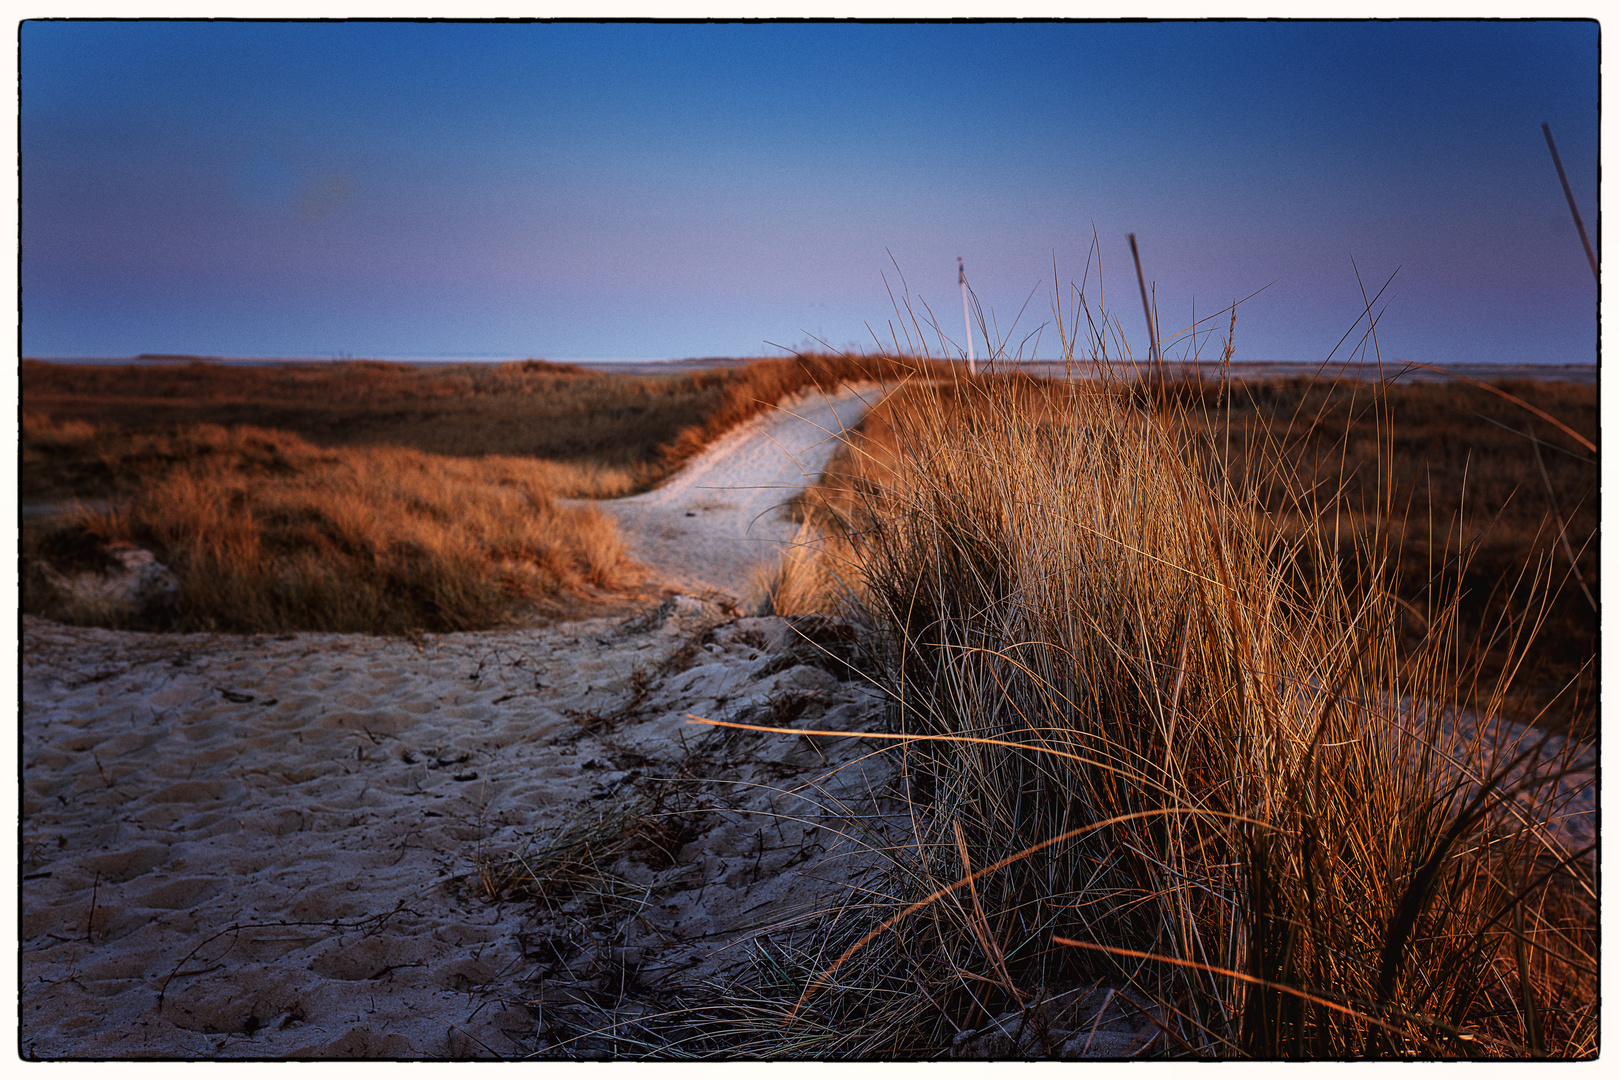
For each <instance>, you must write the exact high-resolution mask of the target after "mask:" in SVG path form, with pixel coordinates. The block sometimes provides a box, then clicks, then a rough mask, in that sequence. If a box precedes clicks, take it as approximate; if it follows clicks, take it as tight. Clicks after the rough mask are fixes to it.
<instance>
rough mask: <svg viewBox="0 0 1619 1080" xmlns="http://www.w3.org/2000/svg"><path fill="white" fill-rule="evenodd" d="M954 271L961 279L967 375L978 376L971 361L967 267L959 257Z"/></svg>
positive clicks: (976, 369)
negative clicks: (965, 330)
mask: <svg viewBox="0 0 1619 1080" xmlns="http://www.w3.org/2000/svg"><path fill="white" fill-rule="evenodd" d="M956 271H957V273H958V275H959V276H960V279H961V321H962V323H963V324H964V325H965V326H966V327H967V374H969V375H976V374H978V365H977V364H976V363H975V362H974V360H973V321H972V319H971V318H969V317H968V315H967V267H966V266H965V265H963V263H962V261H961V256H960V255H957V256H956Z"/></svg>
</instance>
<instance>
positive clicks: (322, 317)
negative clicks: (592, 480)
mask: <svg viewBox="0 0 1619 1080" xmlns="http://www.w3.org/2000/svg"><path fill="white" fill-rule="evenodd" d="M21 40H22V48H21V76H22V84H21V101H22V109H21V151H22V155H21V162H22V171H21V194H22V202H21V219H22V245H23V258H22V298H23V302H22V311H23V319H22V338H23V342H22V347H23V353H24V354H25V355H31V356H128V355H134V354H136V353H141V352H186V353H205V354H211V355H236V356H310V357H331V356H337V355H354V356H467V355H493V356H548V357H581V358H582V357H626V358H630V357H644V358H657V357H681V356H721V355H771V354H773V353H775V352H776V350H774V349H772V348H771V347H770V345H769V344H767V343H768V342H775V343H778V344H781V345H788V346H793V345H798V344H801V343H803V342H804V341H805V340H806V338H807V337H810V336H814V337H818V338H822V339H824V340H826V341H827V342H829V343H831V344H832V345H834V346H839V347H841V346H845V345H854V346H865V347H867V348H872V347H874V341H873V337H872V334H871V333H870V332H869V331H868V326H869V327H870V328H873V329H875V330H877V331H878V333H879V334H880V335H881V336H882V337H883V338H884V339H886V338H887V336H888V324H889V321H890V320H891V319H892V318H893V316H894V311H893V308H892V306H891V304H890V300H889V295H888V292H887V287H886V286H885V282H884V275H885V274H886V275H887V279H888V282H889V283H890V284H893V285H894V286H895V287H896V288H897V286H898V277H897V275H896V272H895V269H894V263H897V264H898V268H899V270H900V271H902V272H903V274H904V277H905V280H906V282H907V283H908V284H909V287H910V290H911V292H912V294H913V296H920V297H921V298H923V299H925V300H926V301H927V302H928V303H929V304H930V305H931V306H932V308H933V310H934V311H935V312H937V313H938V314H939V317H940V322H941V324H942V325H943V326H944V328H945V329H946V331H947V332H948V333H951V334H952V335H953V336H954V337H955V338H956V339H957V340H958V341H959V340H960V337H961V333H960V298H959V293H958V292H957V289H956V257H957V256H958V255H960V256H963V257H964V258H965V259H966V264H967V271H968V275H969V279H970V280H971V282H972V283H973V286H974V289H975V291H976V292H977V294H978V296H979V298H980V301H981V302H982V303H983V304H984V305H985V307H986V308H992V309H993V310H994V312H995V314H996V316H997V318H998V319H999V321H1000V325H1001V326H1002V328H1003V329H1004V328H1006V327H1007V326H1008V325H1009V324H1010V322H1011V320H1012V318H1013V317H1014V316H1015V315H1016V314H1017V312H1018V309H1019V308H1020V307H1021V306H1022V305H1023V303H1024V300H1025V298H1026V297H1028V296H1029V295H1030V292H1031V290H1032V291H1033V300H1032V301H1030V303H1029V305H1028V310H1027V312H1026V313H1025V314H1024V316H1023V321H1022V323H1020V324H1019V327H1018V330H1017V332H1016V333H1015V335H1013V338H1014V340H1018V339H1021V338H1022V337H1023V334H1024V332H1025V331H1030V330H1034V329H1036V328H1037V327H1038V326H1039V325H1040V324H1041V323H1042V322H1045V321H1047V320H1049V318H1050V298H1051V295H1052V291H1053V289H1052V282H1053V276H1052V263H1053V259H1055V261H1056V264H1057V273H1058V275H1059V277H1060V279H1061V281H1062V282H1063V283H1064V285H1065V286H1066V284H1067V283H1068V282H1069V281H1070V280H1071V279H1072V280H1074V281H1077V280H1078V279H1079V278H1080V277H1081V276H1082V274H1083V273H1084V271H1085V261H1086V257H1087V254H1088V252H1089V250H1090V247H1091V242H1092V237H1093V230H1094V235H1095V237H1096V238H1097V240H1098V241H1099V244H1100V252H1101V255H1102V259H1103V263H1102V269H1103V273H1104V284H1105V287H1106V297H1105V299H1106V303H1107V306H1108V307H1109V308H1110V309H1112V310H1113V311H1114V312H1115V313H1116V314H1117V315H1118V317H1119V319H1120V321H1121V324H1122V325H1123V327H1124V329H1125V331H1126V332H1127V333H1128V334H1130V335H1131V336H1132V338H1133V339H1134V340H1135V342H1136V344H1137V345H1138V346H1139V345H1140V341H1141V338H1142V317H1141V312H1140V302H1139V300H1138V299H1137V297H1136V293H1135V285H1134V272H1133V269H1132V268H1131V267H1130V263H1129V253H1128V248H1127V246H1126V242H1125V236H1126V234H1127V233H1129V232H1132V231H1133V232H1135V233H1136V234H1137V235H1138V238H1139V240H1140V243H1141V247H1142V254H1143V259H1144V262H1145V266H1146V271H1147V275H1148V278H1149V279H1150V280H1151V281H1153V282H1155V283H1156V289H1157V297H1158V306H1159V313H1160V322H1161V324H1162V326H1163V328H1164V329H1165V330H1166V331H1169V330H1171V329H1174V328H1178V327H1179V326H1181V325H1183V324H1184V323H1185V322H1186V321H1188V317H1189V315H1190V312H1191V310H1192V305H1193V304H1194V303H1195V304H1196V306H1197V310H1198V312H1199V314H1200V315H1202V314H1207V313H1210V312H1212V311H1214V310H1215V309H1216V308H1219V307H1221V306H1224V305H1226V304H1228V303H1230V302H1231V301H1232V300H1233V299H1237V298H1241V297H1244V296H1247V295H1248V294H1250V293H1252V292H1254V291H1255V290H1256V289H1259V288H1260V287H1261V286H1265V285H1267V284H1268V283H1270V282H1272V281H1274V282H1275V284H1274V285H1271V286H1270V288H1269V289H1267V290H1266V291H1264V292H1263V293H1261V294H1260V295H1259V296H1258V297H1255V298H1254V299H1253V300H1251V301H1249V302H1248V303H1247V304H1246V305H1245V306H1244V307H1243V309H1242V311H1241V312H1240V314H1239V317H1238V323H1237V358H1238V359H1246V360H1292V361H1300V360H1302V361H1310V360H1320V359H1323V358H1324V357H1325V356H1326V354H1327V353H1328V351H1330V350H1331V348H1332V347H1333V345H1334V344H1335V343H1336V342H1337V341H1338V339H1339V337H1340V336H1341V335H1342V334H1343V333H1344V331H1345V330H1347V329H1348V328H1349V326H1350V324H1351V323H1352V322H1353V321H1354V319H1355V317H1356V316H1357V314H1358V313H1359V311H1360V309H1361V293H1360V289H1359V286H1358V285H1357V283H1356V278H1355V272H1354V269H1353V268H1352V265H1351V259H1353V260H1354V264H1355V265H1358V266H1359V268H1360V272H1361V275H1362V277H1363V278H1364V280H1365V282H1366V284H1367V285H1368V287H1369V288H1371V289H1373V290H1375V289H1376V288H1377V287H1380V286H1381V285H1382V284H1383V282H1384V281H1385V280H1386V279H1387V278H1388V277H1389V275H1390V274H1392V273H1394V272H1395V270H1396V269H1398V271H1399V272H1398V276H1397V277H1396V278H1395V280H1394V284H1393V285H1392V286H1391V287H1390V289H1389V291H1388V293H1386V294H1385V300H1388V299H1390V298H1392V302H1391V303H1390V304H1389V306H1388V308H1387V311H1386V313H1385V315H1384V317H1383V321H1382V323H1381V324H1380V335H1381V341H1382V345H1383V349H1384V355H1385V356H1399V357H1402V358H1408V359H1416V360H1426V361H1429V362H1433V363H1440V364H1444V363H1455V362H1486V361H1498V362H1514V363H1534V362H1592V361H1594V360H1595V358H1596V344H1597V323H1596V288H1595V285H1594V283H1593V281H1592V279H1591V274H1590V269H1589V266H1588V265H1587V263H1586V261H1585V257H1584V253H1583V251H1582V250H1581V248H1580V243H1579V239H1578V236H1577V235H1576V233H1575V231H1574V227H1573V224H1572V222H1571V220H1570V218H1569V215H1568V210H1567V206H1566V204H1565V202H1564V199H1563V194H1562V191H1561V188H1560V187H1559V185H1558V182H1557V177H1556V174H1555V172H1554V171H1553V169H1552V165H1551V161H1550V158H1549V155H1548V154H1547V152H1546V146H1545V142H1544V139H1543V137H1542V135H1541V130H1540V124H1541V122H1542V121H1549V122H1550V123H1551V125H1552V129H1553V132H1554V134H1555V135H1556V137H1557V141H1558V147H1559V150H1560V151H1561V153H1562V157H1563V161H1564V164H1565V166H1566V167H1567V169H1568V171H1569V177H1570V181H1571V183H1572V185H1573V189H1574V193H1575V197H1576V199H1577V200H1578V201H1579V204H1580V206H1581V209H1582V212H1583V213H1584V214H1585V217H1586V220H1587V225H1588V227H1591V228H1594V226H1595V221H1596V211H1597V167H1598V152H1597V124H1598V104H1597V102H1598V66H1597V64H1598V53H1597V48H1598V29H1597V26H1596V24H1595V23H1592V22H1527V23H1526V22H1518V23H1483V22H1447V23H1394V24H1389V23H1268V24H1262V23H1247V24H1243V23H1214V22H1200V23H1151V24H1052V23H1035V24H1017V25H1013V24H989V25H916V24H902V25H825V24H821V25H813V24H812V25H793V24H764V25H757V24H732V25H667V24H639V25H637V24H610V25H598V24H549V25H547V24H528V25H511V24H471V25H454V24H450V25H446V24H411V23H335V24H334V23H326V24H298V23H138V22H133V23H95V22H31V23H26V24H24V26H23V29H22V38H21ZM890 257H892V260H893V262H890ZM1091 275H1092V276H1091V279H1090V282H1089V285H1088V289H1087V293H1088V297H1089V299H1090V300H1091V301H1092V303H1093V304H1095V303H1096V302H1097V301H1098V299H1099V297H1098V294H1097V290H1096V279H1095V270H1094V267H1093V269H1092V272H1091ZM1056 346H1057V340H1056V335H1055V334H1054V333H1053V332H1051V331H1050V330H1049V329H1048V330H1047V331H1046V332H1045V333H1044V334H1043V336H1042V338H1041V339H1040V354H1041V355H1042V356H1050V355H1052V354H1053V352H1054V351H1055V349H1056ZM984 347H985V346H984V343H983V342H982V340H980V341H979V343H978V350H979V352H980V353H982V352H983V350H984ZM1212 348H1213V350H1214V351H1215V352H1216V353H1217V352H1218V344H1217V343H1215V344H1214V345H1213V346H1212ZM1143 351H1144V350H1143ZM1171 355H1173V353H1172V354H1171Z"/></svg>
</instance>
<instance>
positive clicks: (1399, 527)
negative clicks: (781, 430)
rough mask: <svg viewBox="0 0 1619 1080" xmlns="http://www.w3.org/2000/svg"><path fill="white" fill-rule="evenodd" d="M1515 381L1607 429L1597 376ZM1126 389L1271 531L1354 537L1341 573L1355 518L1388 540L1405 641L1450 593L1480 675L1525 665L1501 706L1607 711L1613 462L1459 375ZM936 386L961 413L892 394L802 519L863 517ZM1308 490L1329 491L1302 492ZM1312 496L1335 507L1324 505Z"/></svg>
mask: <svg viewBox="0 0 1619 1080" xmlns="http://www.w3.org/2000/svg"><path fill="white" fill-rule="evenodd" d="M1501 386H1502V388H1503V389H1505V390H1506V391H1508V392H1510V393H1511V394H1513V395H1514V396H1516V397H1519V398H1521V399H1522V400H1524V401H1525V402H1527V403H1528V404H1530V405H1532V406H1534V407H1537V408H1540V409H1542V410H1545V411H1547V412H1550V413H1551V414H1552V415H1554V416H1556V417H1558V418H1559V419H1561V420H1562V421H1564V422H1566V423H1568V424H1569V426H1571V427H1572V428H1574V429H1575V430H1576V431H1580V432H1584V433H1586V434H1587V435H1589V436H1591V437H1594V436H1595V434H1596V430H1597V394H1596V387H1593V386H1580V385H1573V384H1567V383H1539V382H1527V381H1512V382H1508V383H1503V384H1501ZM1121 389H1123V390H1124V392H1126V393H1128V394H1130V395H1131V396H1132V398H1133V400H1134V401H1135V402H1136V404H1137V405H1138V406H1140V407H1143V408H1149V409H1151V410H1154V411H1155V412H1156V413H1157V414H1158V415H1159V416H1161V417H1162V418H1163V419H1164V422H1166V423H1168V424H1170V425H1172V426H1174V427H1177V428H1179V429H1182V430H1183V432H1184V433H1185V434H1187V435H1188V436H1192V435H1195V437H1197V438H1200V439H1202V440H1204V442H1205V444H1206V445H1209V446H1211V447H1214V448H1216V450H1217V452H1218V457H1219V459H1220V460H1221V462H1222V468H1223V469H1224V470H1226V471H1228V472H1229V473H1231V474H1232V475H1233V476H1234V477H1236V478H1237V479H1238V481H1239V482H1240V483H1244V484H1250V485H1252V486H1253V487H1254V488H1255V489H1256V490H1255V492H1254V495H1255V498H1256V500H1257V503H1258V505H1259V508H1260V510H1261V511H1262V512H1263V514H1264V515H1265V518H1266V520H1267V522H1268V523H1269V525H1270V526H1271V527H1273V528H1276V529H1277V530H1279V531H1281V532H1283V533H1286V534H1288V535H1291V536H1297V535H1298V534H1299V533H1301V532H1302V531H1306V530H1312V529H1314V530H1326V531H1327V532H1328V533H1329V534H1330V536H1325V537H1323V539H1325V540H1326V541H1327V545H1328V547H1329V548H1331V549H1332V550H1333V551H1334V552H1337V550H1338V548H1339V547H1340V546H1343V548H1344V550H1343V552H1342V557H1340V558H1339V559H1338V562H1339V569H1340V571H1341V572H1342V573H1346V574H1349V575H1351V576H1353V575H1356V574H1359V573H1362V572H1368V571H1369V570H1370V569H1371V568H1370V567H1368V566H1365V565H1364V564H1363V563H1362V562H1360V561H1359V560H1357V558H1356V556H1355V554H1354V550H1353V549H1354V546H1355V544H1357V543H1359V542H1360V540H1356V539H1348V540H1342V538H1343V537H1344V536H1345V535H1346V530H1347V532H1348V534H1350V535H1352V536H1353V537H1360V538H1362V539H1364V538H1366V537H1367V536H1368V535H1370V536H1372V537H1375V542H1376V543H1377V544H1379V545H1380V546H1381V547H1382V549H1383V550H1385V551H1386V552H1387V553H1388V555H1389V558H1388V560H1387V561H1386V562H1385V563H1381V564H1379V565H1378V571H1379V572H1380V573H1382V574H1383V575H1384V578H1383V580H1382V581H1381V582H1380V584H1381V586H1382V587H1384V588H1386V589H1387V590H1388V591H1390V592H1391V593H1392V594H1393V595H1394V596H1395V597H1397V602H1398V606H1399V608H1400V611H1401V618H1400V628H1401V636H1402V642H1403V645H1404V646H1405V647H1407V648H1410V647H1414V646H1415V645H1416V644H1417V643H1419V642H1420V641H1421V640H1422V638H1423V636H1424V635H1425V634H1426V632H1427V627H1428V625H1429V620H1430V618H1431V616H1432V615H1433V614H1434V613H1436V612H1439V611H1442V610H1444V609H1445V608H1446V606H1447V605H1448V604H1450V603H1451V602H1453V601H1454V602H1455V603H1456V605H1457V610H1456V617H1457V620H1458V627H1459V630H1458V635H1457V636H1458V640H1459V641H1460V642H1462V643H1463V644H1464V645H1465V646H1466V647H1467V649H1468V650H1469V652H1470V653H1472V654H1473V660H1474V661H1476V664H1477V666H1478V667H1479V668H1480V670H1481V671H1482V672H1483V673H1485V674H1487V675H1489V676H1490V677H1496V676H1499V675H1500V674H1501V673H1502V672H1504V671H1506V670H1507V669H1508V667H1509V666H1514V665H1515V671H1514V675H1513V679H1512V682H1511V685H1510V688H1509V689H1508V691H1507V698H1506V701H1505V703H1504V705H1505V707H1506V708H1507V710H1508V711H1509V712H1510V714H1511V715H1512V717H1513V718H1514V719H1517V720H1520V721H1525V722H1531V723H1534V724H1536V725H1537V726H1540V727H1543V728H1546V729H1548V730H1553V731H1559V732H1566V731H1570V730H1572V729H1579V728H1580V727H1581V726H1582V725H1583V724H1585V723H1586V722H1587V721H1589V720H1591V719H1593V718H1594V717H1595V715H1596V710H1595V704H1596V700H1597V688H1598V684H1597V670H1596V664H1595V662H1594V658H1595V656H1596V651H1597V637H1598V630H1599V620H1598V617H1597V611H1596V608H1595V605H1594V604H1593V603H1592V600H1593V599H1594V598H1595V596H1596V595H1597V592H1598V587H1599V581H1600V564H1599V551H1598V545H1597V542H1596V538H1597V535H1598V528H1599V525H1600V520H1599V507H1598V505H1597V490H1598V489H1597V485H1598V482H1599V480H1600V471H1599V469H1598V468H1597V466H1596V464H1595V463H1594V461H1592V460H1591V458H1590V454H1589V451H1587V450H1585V449H1584V448H1583V447H1581V446H1580V445H1579V444H1578V443H1577V442H1576V441H1575V440H1574V439H1572V438H1570V437H1569V436H1567V435H1566V434H1563V433H1562V432H1560V431H1558V430H1556V429H1555V428H1553V427H1551V426H1550V425H1547V424H1544V423H1541V422H1539V421H1537V420H1536V419H1535V417H1534V416H1533V415H1531V414H1529V413H1527V412H1526V411H1525V410H1524V409H1522V408H1519V407H1517V406H1515V405H1514V404H1513V403H1511V402H1509V401H1505V400H1503V399H1502V398H1500V397H1499V396H1497V395H1495V394H1492V393H1489V392H1486V391H1484V390H1482V389H1478V388H1475V387H1470V386H1466V385H1462V384H1457V383H1435V382H1426V383H1411V384H1392V383H1385V384H1373V383H1366V382H1355V381H1336V382H1335V381H1332V380H1328V379H1322V380H1311V379H1280V380H1270V381H1249V382H1242V381H1234V382H1231V383H1228V384H1224V385H1221V384H1217V383H1198V382H1192V381H1181V382H1168V383H1165V384H1157V385H1153V386H1151V387H1150V388H1149V387H1148V385H1147V384H1145V383H1138V384H1133V385H1132V386H1130V387H1128V388H1121ZM923 398H929V399H935V400H936V404H930V405H927V406H925V407H927V408H939V409H944V410H946V411H954V410H957V409H958V408H959V405H958V403H957V398H956V388H955V387H954V386H953V385H951V384H944V385H935V386H933V387H931V388H924V387H922V386H921V385H920V384H917V385H916V386H915V387H913V388H912V390H911V391H910V392H908V393H906V394H900V395H897V396H893V397H890V398H889V399H888V400H887V401H885V402H883V403H882V404H880V405H879V406H878V407H877V408H875V409H873V410H872V411H871V413H869V414H868V415H867V416H866V418H865V419H864V420H863V421H862V422H861V424H860V425H859V426H858V427H857V428H856V430H855V431H853V432H852V433H851V434H850V436H849V438H848V439H847V440H846V441H845V445H844V446H843V447H841V448H840V450H839V453H838V454H837V456H836V457H835V458H834V460H833V461H832V463H831V465H830V466H829V467H828V469H827V471H826V475H825V477H824V478H823V480H822V482H821V483H819V484H818V485H816V486H815V487H814V488H812V489H810V490H809V491H807V492H805V493H804V494H803V495H801V496H799V497H798V499H797V500H796V505H795V511H796V513H797V515H798V516H799V517H800V518H801V519H807V520H808V519H813V520H814V521H816V522H817V523H819V524H821V525H822V526H826V527H832V528H834V529H836V528H842V527H850V526H854V527H858V525H859V519H860V517H861V515H862V512H863V509H862V508H863V506H864V498H863V496H862V495H861V494H860V493H862V492H865V491H868V490H870V489H873V488H877V487H881V486H882V484H883V483H885V482H887V481H888V479H890V478H889V477H888V476H887V470H889V469H890V467H891V463H892V461H893V459H894V458H895V456H896V455H897V454H898V453H899V447H898V444H897V439H896V432H895V423H896V422H897V421H896V416H897V414H899V413H903V412H914V411H915V410H916V409H917V408H919V407H924V406H922V405H921V400H922V399H923ZM1056 404H1057V403H1054V402H1052V401H1050V400H1049V399H1047V398H1045V397H1042V396H1040V395H1034V396H1030V395H1025V396H1024V402H1023V404H1022V406H1021V407H1022V408H1023V409H1024V410H1025V412H1026V413H1027V411H1028V410H1030V409H1034V410H1038V415H1032V414H1031V415H1027V416H1026V421H1027V422H1029V423H1039V424H1060V423H1063V422H1064V421H1063V418H1062V416H1061V415H1060V410H1058V409H1057V408H1056ZM1277 462H1286V463H1288V467H1287V468H1285V469H1283V468H1278V467H1276V463H1277ZM1308 492H1317V493H1331V495H1330V497H1326V496H1325V495H1319V496H1318V498H1317V499H1316V500H1314V501H1307V502H1304V503H1301V502H1300V493H1308ZM1315 502H1319V503H1320V504H1321V507H1322V508H1330V510H1331V513H1330V514H1327V513H1318V512H1317V510H1318V509H1319V508H1318V507H1316V506H1315ZM1340 540H1342V544H1341V545H1340ZM1526 568H1528V570H1527V572H1526ZM1525 620H1529V621H1534V622H1536V623H1538V628H1537V631H1536V637H1535V645H1534V648H1532V649H1529V650H1527V651H1526V652H1523V653H1522V654H1521V655H1520V653H1519V652H1515V651H1514V649H1513V648H1512V646H1511V641H1512V637H1511V635H1510V633H1506V632H1505V631H1504V628H1507V627H1510V626H1512V625H1515V624H1518V623H1521V622H1523V621H1525ZM1575 733H1576V734H1579V731H1578V730H1576V731H1575ZM1587 734H1588V733H1587Z"/></svg>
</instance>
